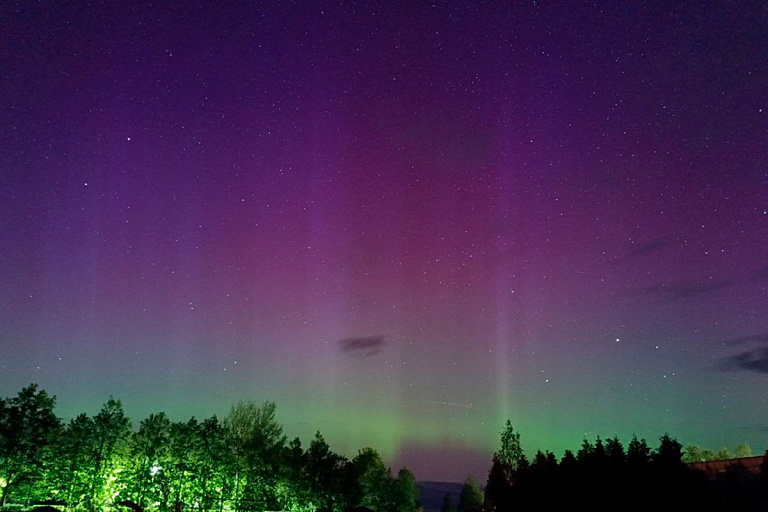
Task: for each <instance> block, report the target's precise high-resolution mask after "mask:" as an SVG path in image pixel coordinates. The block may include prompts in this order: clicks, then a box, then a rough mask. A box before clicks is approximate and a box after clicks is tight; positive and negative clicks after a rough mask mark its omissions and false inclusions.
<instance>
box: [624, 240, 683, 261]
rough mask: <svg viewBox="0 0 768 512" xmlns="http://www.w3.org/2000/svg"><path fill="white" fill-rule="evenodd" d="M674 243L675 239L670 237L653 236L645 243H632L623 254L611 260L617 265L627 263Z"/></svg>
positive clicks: (672, 245)
mask: <svg viewBox="0 0 768 512" xmlns="http://www.w3.org/2000/svg"><path fill="white" fill-rule="evenodd" d="M676 243H677V242H676V241H675V239H674V238H670V237H662V238H654V239H653V240H649V241H648V242H645V243H641V244H636V245H632V247H630V248H629V250H628V251H627V252H626V254H625V255H624V256H619V257H617V258H615V259H613V260H612V262H613V263H614V264H617V265H623V264H624V263H629V262H631V261H633V260H636V259H640V258H644V257H646V256H650V255H652V254H653V253H656V252H659V251H663V250H664V249H667V248H670V247H674V246H675V244H676Z"/></svg>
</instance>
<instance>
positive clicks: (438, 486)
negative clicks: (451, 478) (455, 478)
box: [416, 482, 462, 512]
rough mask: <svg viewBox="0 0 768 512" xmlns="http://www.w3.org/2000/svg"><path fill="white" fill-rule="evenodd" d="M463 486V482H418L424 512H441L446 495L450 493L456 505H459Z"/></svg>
mask: <svg viewBox="0 0 768 512" xmlns="http://www.w3.org/2000/svg"><path fill="white" fill-rule="evenodd" d="M461 486H462V483H461V482H416V487H418V488H419V501H421V504H422V505H424V512H440V507H441V506H442V505H443V498H444V497H445V493H450V495H451V499H452V500H453V504H454V505H456V504H458V503H459V494H460V493H461Z"/></svg>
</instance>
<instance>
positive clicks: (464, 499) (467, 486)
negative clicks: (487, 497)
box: [457, 475, 484, 512]
mask: <svg viewBox="0 0 768 512" xmlns="http://www.w3.org/2000/svg"><path fill="white" fill-rule="evenodd" d="M483 499H484V497H483V490H482V489H481V488H480V484H478V483H477V480H476V479H475V477H474V476H472V475H470V476H468V477H467V479H466V480H465V481H464V485H462V486H461V494H459V506H458V507H457V510H458V512H480V511H481V510H482V509H483Z"/></svg>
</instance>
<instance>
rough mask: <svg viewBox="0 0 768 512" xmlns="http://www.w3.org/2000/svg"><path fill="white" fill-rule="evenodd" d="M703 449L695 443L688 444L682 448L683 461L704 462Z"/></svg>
mask: <svg viewBox="0 0 768 512" xmlns="http://www.w3.org/2000/svg"><path fill="white" fill-rule="evenodd" d="M705 460H706V459H705V458H704V451H703V450H702V449H701V446H699V445H697V444H690V445H688V446H686V447H685V448H684V449H683V462H686V463H691V462H704V461H705Z"/></svg>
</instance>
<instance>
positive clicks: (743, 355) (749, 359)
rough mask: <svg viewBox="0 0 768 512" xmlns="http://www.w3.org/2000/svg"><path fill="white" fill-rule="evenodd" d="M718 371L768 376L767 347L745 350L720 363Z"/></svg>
mask: <svg viewBox="0 0 768 512" xmlns="http://www.w3.org/2000/svg"><path fill="white" fill-rule="evenodd" d="M718 367H719V369H721V370H725V371H746V372H755V373H765V374H768V347H762V348H756V349H752V350H745V351H743V352H740V353H738V354H736V355H735V356H730V357H726V358H725V359H723V360H722V361H720V364H719V366H718Z"/></svg>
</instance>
